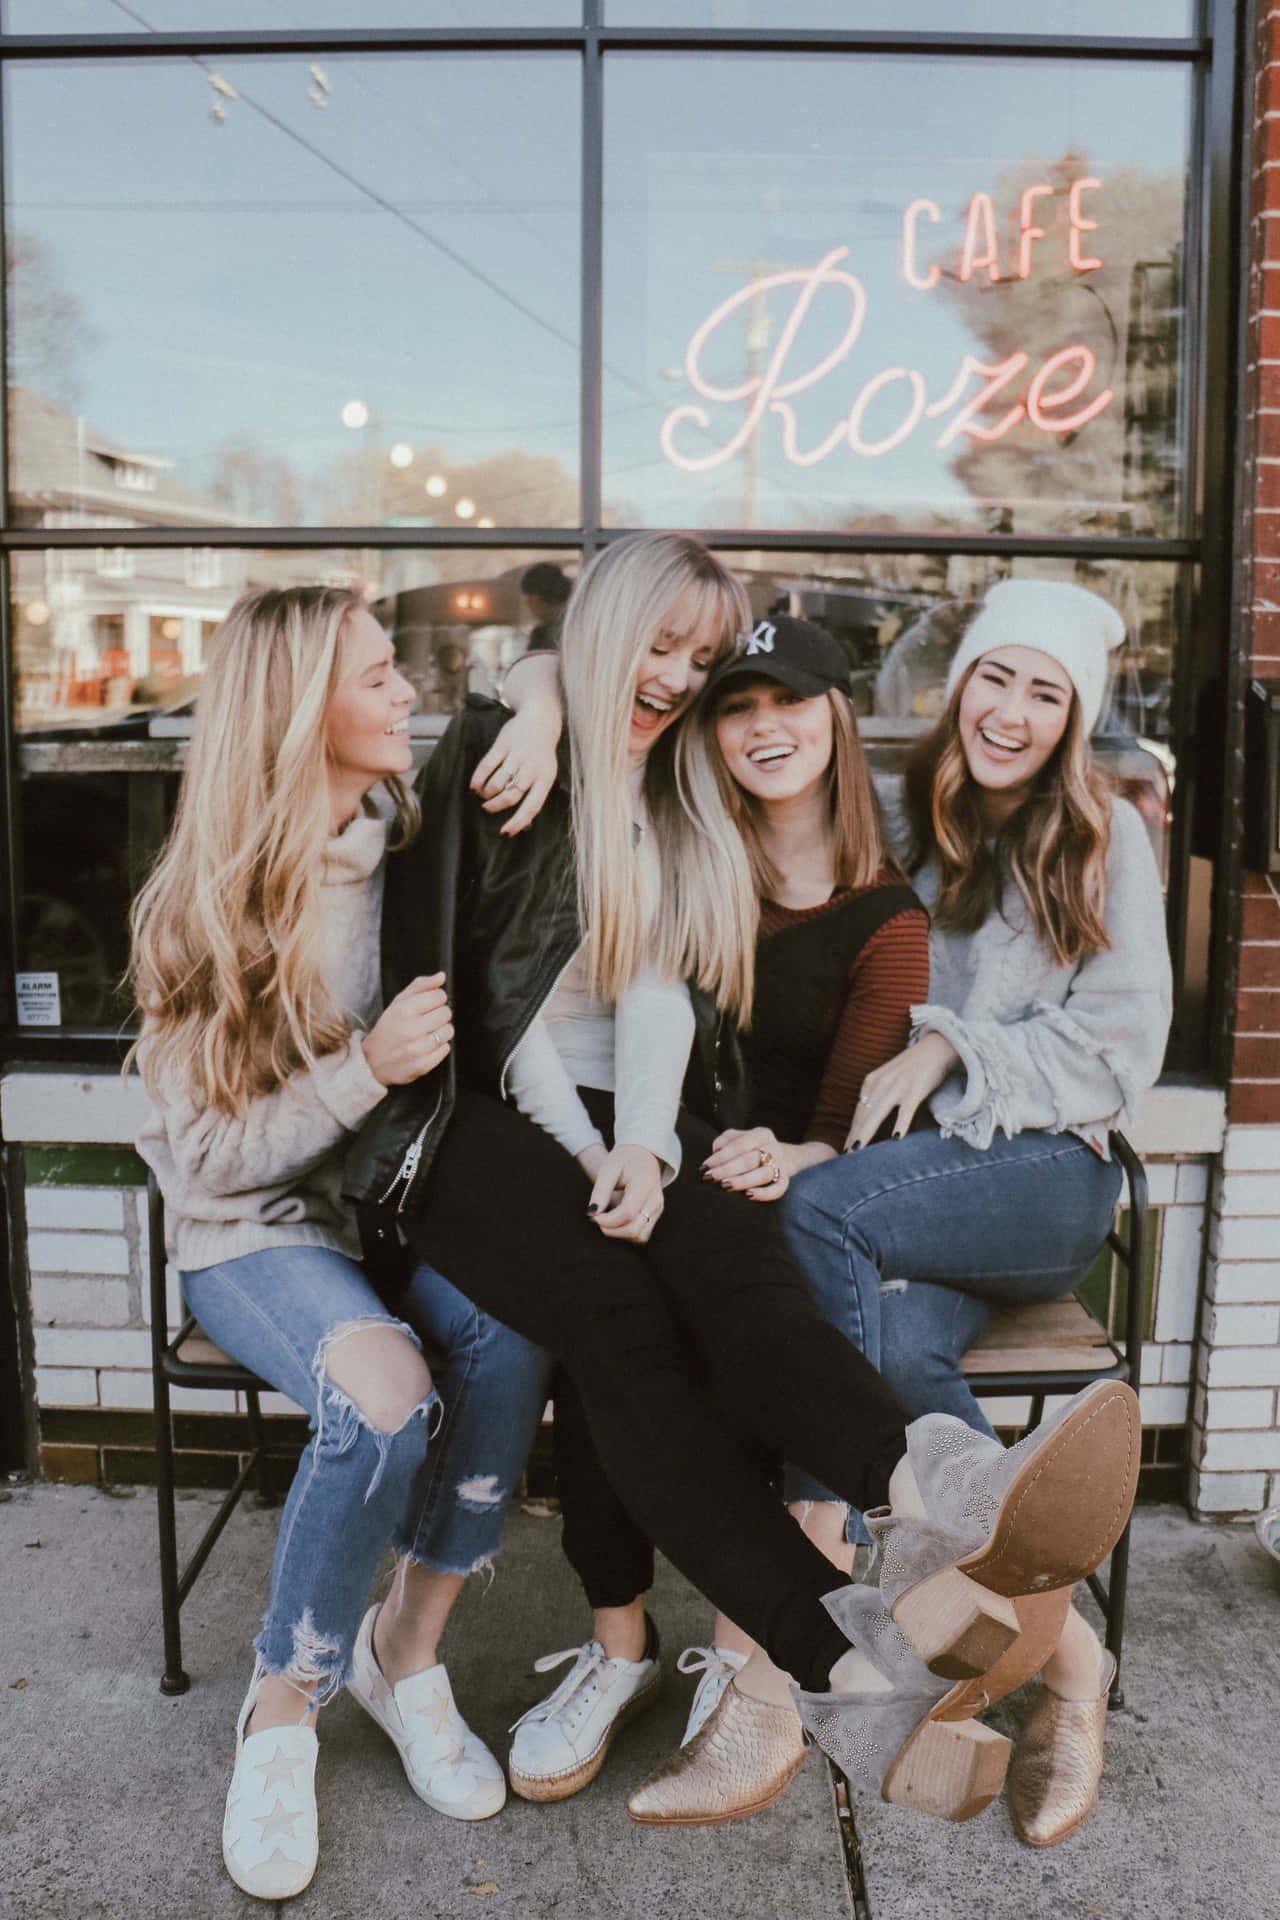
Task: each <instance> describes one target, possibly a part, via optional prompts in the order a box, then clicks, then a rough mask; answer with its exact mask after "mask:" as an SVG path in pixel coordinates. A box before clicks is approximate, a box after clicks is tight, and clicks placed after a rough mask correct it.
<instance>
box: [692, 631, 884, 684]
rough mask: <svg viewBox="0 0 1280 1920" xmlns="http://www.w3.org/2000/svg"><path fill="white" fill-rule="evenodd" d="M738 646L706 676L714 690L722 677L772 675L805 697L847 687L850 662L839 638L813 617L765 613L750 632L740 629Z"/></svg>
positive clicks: (750, 677) (759, 677) (761, 677)
mask: <svg viewBox="0 0 1280 1920" xmlns="http://www.w3.org/2000/svg"><path fill="white" fill-rule="evenodd" d="M738 640H739V646H738V651H737V652H736V653H735V654H732V655H731V656H730V657H729V659H728V660H725V661H723V662H722V664H721V665H720V666H718V667H717V668H716V670H715V672H714V673H713V674H712V675H711V677H710V679H709V680H708V682H707V692H708V693H709V694H711V695H714V694H716V693H717V692H718V691H719V689H720V688H721V687H722V686H723V685H724V684H725V682H726V681H727V680H748V679H752V680H777V681H778V682H780V684H781V685H782V686H784V687H790V689H791V691H792V692H793V693H798V694H800V695H802V697H803V698H804V699H806V700H812V699H813V698H814V696H815V695H817V694H819V693H826V692H828V691H829V689H830V688H832V687H839V688H840V690H841V692H842V693H847V692H848V691H849V662H848V661H847V660H846V658H845V655H844V650H843V648H842V647H841V645H840V643H839V641H838V640H835V639H833V638H832V636H831V635H830V634H829V633H828V632H827V631H826V629H825V628H823V627H818V626H815V625H814V623H813V621H812V620H797V619H795V618H794V616H793V615H791V614H789V613H777V614H771V615H768V616H766V618H765V619H763V620H761V621H760V622H759V624H758V625H757V626H755V627H753V628H752V630H751V632H750V633H747V634H739V636H738Z"/></svg>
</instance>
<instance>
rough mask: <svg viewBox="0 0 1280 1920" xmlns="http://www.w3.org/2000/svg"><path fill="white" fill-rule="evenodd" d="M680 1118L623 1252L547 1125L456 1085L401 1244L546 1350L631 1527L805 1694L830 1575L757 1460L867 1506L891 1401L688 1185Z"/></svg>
mask: <svg viewBox="0 0 1280 1920" xmlns="http://www.w3.org/2000/svg"><path fill="white" fill-rule="evenodd" d="M600 1098H601V1096H593V1097H592V1099H591V1101H590V1104H591V1105H592V1106H593V1107H594V1106H597V1102H598V1100H599V1099H600ZM603 1098H604V1099H605V1100H606V1101H607V1096H603ZM597 1112H598V1108H597ZM605 1117H606V1118H607V1114H606V1116H605ZM679 1131H680V1136H681V1143H682V1146H683V1151H684V1170H683V1171H682V1173H681V1175H680V1178H679V1179H678V1180H676V1181H674V1182H673V1183H672V1184H671V1185H670V1186H669V1187H668V1188H667V1190H666V1194H665V1208H664V1212H663V1216H662V1218H661V1220H660V1221H659V1222H658V1224H657V1227H656V1228H655V1231H654V1235H653V1238H652V1240H651V1241H650V1242H649V1244H648V1246H646V1247H636V1246H634V1245H631V1244H629V1243H626V1242H619V1241H614V1240H606V1239H605V1238H604V1236H603V1235H602V1234H601V1233H600V1231H599V1229H598V1228H597V1227H596V1226H595V1225H594V1224H593V1223H592V1221H591V1220H590V1219H589V1217H588V1215H587V1211H586V1206H587V1195H588V1186H587V1182H586V1179H585V1177H584V1175H583V1173H582V1170H581V1168H579V1167H578V1166H577V1165H576V1163H575V1162H574V1160H573V1159H572V1158H571V1157H570V1156H569V1155H568V1154H567V1153H565V1151H564V1149H563V1148H562V1147H559V1146H557V1145H556V1143H555V1141H554V1140H552V1139H551V1137H550V1135H548V1134H545V1133H543V1132H542V1130H541V1129H540V1128H539V1127H536V1126H535V1125H534V1124H533V1123H532V1122H531V1121H529V1120H526V1119H525V1118H524V1117H523V1116H522V1115H521V1114H518V1113H517V1112H515V1110H514V1109H513V1108H511V1107H508V1106H506V1105H505V1104H504V1103H503V1102H502V1101H500V1100H497V1099H495V1098H493V1097H492V1096H490V1095H487V1094H480V1093H475V1092H471V1091H467V1090H465V1089H460V1090H459V1094H458V1100H457V1105H456V1108H455V1111H454V1115H453V1118H452V1120H451V1122H450V1124H449V1129H448V1132H447V1133H446V1135H445V1137H444V1140H443V1142H442V1144H441V1147H440V1150H439V1152H438V1154H437V1157H436V1160H435V1164H434V1166H433V1168H432V1171H431V1176H430V1180H429V1184H428V1189H427V1193H426V1195H425V1201H424V1206H423V1209H422V1217H421V1219H420V1221H419V1222H417V1223H416V1224H415V1226H414V1227H413V1229H412V1232H411V1238H412V1241H413V1246H414V1250H415V1252H417V1253H418V1254H420V1255H421V1256H422V1257H423V1258H425V1259H428V1260H430V1261H431V1262H432V1264H433V1265H435V1266H436V1267H437V1268H438V1269H439V1270H440V1271H441V1272H442V1273H447V1274H448V1275H449V1277H450V1279H451V1280H452V1281H453V1283H454V1285H455V1286H457V1287H459V1288H461V1289H462V1290H463V1291H464V1292H465V1293H468V1294H469V1295H470V1296H471V1298H472V1299H473V1300H474V1301H475V1303H476V1305H477V1306H479V1307H481V1308H483V1309H484V1310H485V1311H486V1312H488V1313H491V1314H493V1315H494V1317H495V1318H496V1319H499V1320H503V1321H505V1322H506V1323H507V1325H508V1326H510V1327H514V1328H515V1330H516V1331H517V1332H518V1333H523V1334H524V1335H525V1336H526V1337H527V1338H528V1339H530V1340H534V1341H536V1342H537V1343H538V1345H540V1346H543V1347H546V1348H547V1349H548V1350H549V1351H550V1352H551V1353H553V1354H554V1355H555V1356H556V1357H557V1358H558V1359H559V1360H560V1362H561V1364H562V1365H563V1366H564V1367H565V1368H566V1370H567V1371H568V1373H569V1374H570V1376H571V1378H572V1380H573V1382H574V1385H575V1386H576V1387H577V1390H578V1393H579V1395H580V1396H581V1399H582V1404H583V1407H584V1408H585V1411H586V1418H587V1422H588V1425H589V1427H590V1431H591V1437H592V1439H593V1440H594V1442H595V1445H596V1448H597V1450H598V1452H599V1455H600V1459H601V1462H602V1464H603V1466H604V1470H605V1472H606V1474H607V1475H608V1478H609V1480H610V1482H611V1483H612V1485H613V1487H614V1488H615V1489H616V1491H617V1493H618V1495H619V1497H620V1498H621V1500H622V1502H623V1504H624V1506H625V1507H626V1509H627V1511H628V1512H629V1513H630V1515H631V1517H632V1519H633V1520H634V1521H635V1523H636V1525H637V1526H638V1527H639V1528H641V1529H642V1530H643V1532H644V1533H645V1534H647V1535H648V1537H649V1538H650V1539H651V1540H652V1541H653V1542H654V1544H655V1546H657V1547H658V1548H660V1550H661V1551H662V1552H663V1553H665V1554H666V1556H667V1558H668V1559H669V1560H671V1561H672V1562H673V1564H674V1565H675V1566H677V1567H678V1568H679V1569H680V1571H681V1572H682V1573H684V1574H685V1575H686V1577H687V1578H688V1579H689V1580H691V1581H692V1582H693V1584H694V1585H695V1586H696V1587H698V1588H699V1589H700V1591H701V1592H703V1593H704V1594H705V1595H706V1596H707V1598H708V1599H709V1600H710V1601H711V1602H712V1604H713V1605H714V1606H717V1607H719V1608H720V1609H721V1610H722V1611H723V1612H725V1613H727V1614H728V1615H729V1617H730V1618H731V1619H733V1620H735V1621H737V1622H738V1624H739V1625H740V1626H742V1627H743V1628H745V1630H746V1631H747V1632H748V1633H750V1634H751V1635H752V1636H753V1638H755V1639H756V1640H758V1641H759V1642H760V1643H761V1645H762V1646H764V1647H765V1648H766V1649H767V1651H768V1652H769V1654H770V1656H771V1657H772V1658H773V1660H774V1661H775V1662H776V1663H777V1665H778V1666H780V1667H783V1668H784V1669H785V1670H786V1671H787V1672H789V1673H791V1674H792V1675H793V1676H794V1677H795V1679H796V1680H798V1681H799V1682H800V1684H801V1685H802V1686H805V1687H810V1688H821V1687H825V1686H826V1684H827V1675H828V1673H829V1671H830V1668H831V1665H832V1663H833V1662H834V1661H835V1659H837V1658H838V1656H839V1655H840V1653H841V1652H843V1651H844V1650H845V1645H846V1643H845V1640H844V1637H843V1635H842V1634H841V1633H840V1631H839V1629H838V1628H836V1627H835V1625H834V1624H833V1623H832V1621H831V1620H830V1619H829V1617H828V1615H827V1613H826V1611H825V1609H824V1608H823V1607H822V1605H821V1599H822V1596H823V1594H825V1593H829V1592H830V1591H831V1590H832V1587H833V1586H834V1585H837V1584H838V1576H837V1575H835V1574H834V1573H833V1570H832V1567H831V1564H830V1562H829V1561H828V1560H827V1559H826V1558H825V1557H824V1555H823V1554H821V1553H820V1552H819V1551H818V1549H817V1548H816V1547H815V1546H813V1545H812V1543H811V1542H810V1541H809V1540H807V1539H806V1538H805V1536H804V1535H803V1534H802V1533H801V1531H800V1529H799V1528H798V1527H797V1526H796V1525H795V1522H794V1521H793V1520H791V1519H790V1517H789V1516H788V1515H787V1513H786V1511H785V1510H784V1508H783V1507H782V1505H781V1502H780V1501H779V1499H778V1496H777V1494H776V1493H775V1492H774V1489H773V1487H772V1485H771V1484H770V1479H769V1475H768V1473H767V1472H766V1471H765V1470H764V1468H763V1466H762V1464H761V1456H762V1454H763V1455H764V1456H765V1457H766V1458H785V1459H787V1460H793V1461H795V1462H797V1463H798V1464H799V1465H802V1466H805V1467H808V1468H809V1469H810V1470H811V1471H812V1472H814V1473H815V1474H817V1475H819V1476H820V1477H821V1478H822V1479H823V1481H824V1482H825V1484H827V1485H828V1486H830V1487H832V1488H834V1489H835V1490H836V1491H837V1492H838V1493H839V1494H840V1496H841V1498H843V1499H847V1500H848V1501H849V1502H850V1503H851V1504H853V1505H855V1506H858V1507H860V1508H866V1507H869V1506H878V1505H880V1504H881V1503H882V1502H883V1500H884V1499H885V1496H886V1493H887V1489H888V1480H889V1474H890V1473H891V1471H892V1469H893V1467H894V1465H895V1463H896V1462H897V1461H898V1460H899V1459H900V1457H901V1456H902V1454H903V1452H904V1450H905V1441H904V1437H903V1436H904V1429H905V1427H906V1423H907V1420H908V1418H909V1416H908V1414H907V1413H906V1410H905V1409H904V1408H903V1406H902V1404H901V1402H900V1401H899V1400H898V1399H897V1397H896V1395H895V1394H894V1393H893V1392H892V1390H891V1389H890V1388H889V1387H888V1386H887V1385H886V1384H885V1382H884V1381H883V1380H882V1379H881V1378H880V1376H879V1374H878V1373H877V1372H876V1371H875V1369H874V1368H873V1367H872V1366H871V1365H870V1364H869V1363H868V1362H867V1360H865V1359H864V1358H863V1356H862V1355H861V1354H860V1353H859V1352H858V1351H857V1350H856V1348H854V1347H852V1346H851V1345H850V1344H849V1343H848V1342H847V1341H846V1340H844V1339H843V1338H842V1337H841V1336H840V1335H839V1334H837V1333H835V1332H834V1331H833V1329H832V1327H831V1326H830V1324H829V1323H828V1321H826V1320H825V1319H824V1318H823V1316H822V1315H821V1314H820V1313H819V1312H818V1309H817V1307H816V1306H815V1305H814V1303H813V1300H812V1298H811V1296H810V1294H809V1290H808V1288H807V1287H806V1285H805V1283H804V1280H803V1279H802V1277H801V1275H800V1273H799V1272H798V1270H797V1269H796V1267H795V1266H794V1265H793V1263H792V1260H791V1257H790V1255H789V1254H788V1252H787V1250H786V1247H785V1245H784V1242H783V1239H782V1234H781V1229H780V1227H779V1226H778V1225H777V1224H776V1221H775V1218H774V1213H773V1209H772V1208H766V1207H761V1206H758V1205H753V1204H752V1203H751V1202H750V1201H748V1200H745V1199H743V1198H742V1196H741V1195H738V1194H729V1193H726V1192H724V1190H723V1189H722V1188H720V1187H718V1186H714V1185H712V1184H709V1183H707V1182H704V1181H702V1180H701V1179H700V1178H699V1174H698V1166H699V1163H700V1161H701V1160H702V1159H703V1157H704V1156H705V1154H706V1153H707V1151H708V1149H709V1147H710V1143H711V1138H712V1135H711V1132H710V1129H709V1128H707V1127H706V1126H704V1125H703V1124H702V1123H701V1122H700V1121H697V1120H694V1119H692V1118H691V1117H688V1116H685V1115H681V1118H680V1123H679ZM744 1435H747V1436H750V1439H749V1440H748V1439H744V1438H743V1437H742V1436H744Z"/></svg>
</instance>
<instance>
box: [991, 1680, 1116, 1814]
mask: <svg viewBox="0 0 1280 1920" xmlns="http://www.w3.org/2000/svg"><path fill="white" fill-rule="evenodd" d="M1115 1671H1116V1663H1115V1661H1114V1659H1113V1658H1112V1656H1111V1655H1110V1654H1109V1653H1108V1654H1107V1655H1106V1656H1105V1658H1104V1660H1103V1674H1102V1681H1101V1685H1100V1687H1099V1691H1098V1694H1097V1697H1096V1698H1095V1699H1093V1700H1064V1699H1062V1698H1061V1696H1060V1695H1059V1694H1056V1693H1051V1692H1050V1690H1049V1688H1048V1687H1044V1688H1042V1690H1041V1695H1040V1700H1039V1702H1038V1704H1037V1706H1036V1709H1035V1712H1034V1713H1033V1714H1032V1716H1031V1718H1030V1719H1029V1720H1028V1722H1027V1724H1026V1726H1025V1727H1024V1728H1023V1730H1022V1732H1021V1734H1020V1735H1019V1737H1018V1741H1017V1744H1016V1745H1015V1747H1014V1749H1013V1758H1012V1760H1011V1762H1010V1764H1009V1778H1008V1784H1007V1787H1006V1797H1007V1799H1008V1802H1009V1816H1010V1818H1011V1819H1012V1821H1013V1825H1014V1831H1015V1832H1016V1833H1017V1836H1018V1838H1019V1839H1020V1840H1025V1841H1026V1843H1027V1845H1028V1846H1029V1847H1056V1846H1057V1844H1058V1842H1059V1840H1065V1839H1066V1837H1067V1835H1068V1834H1069V1833H1074V1832H1075V1831H1076V1829H1077V1827H1082V1826H1083V1825H1084V1823H1085V1821H1086V1820H1087V1819H1088V1818H1089V1815H1090V1814H1091V1813H1092V1812H1093V1810H1094V1808H1095V1807H1096V1806H1097V1804H1098V1781H1099V1779H1100V1778H1101V1776H1102V1736H1103V1732H1104V1729H1105V1727H1106V1724H1107V1694H1108V1693H1109V1692H1110V1690H1111V1682H1112V1680H1113V1679H1114V1678H1115Z"/></svg>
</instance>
